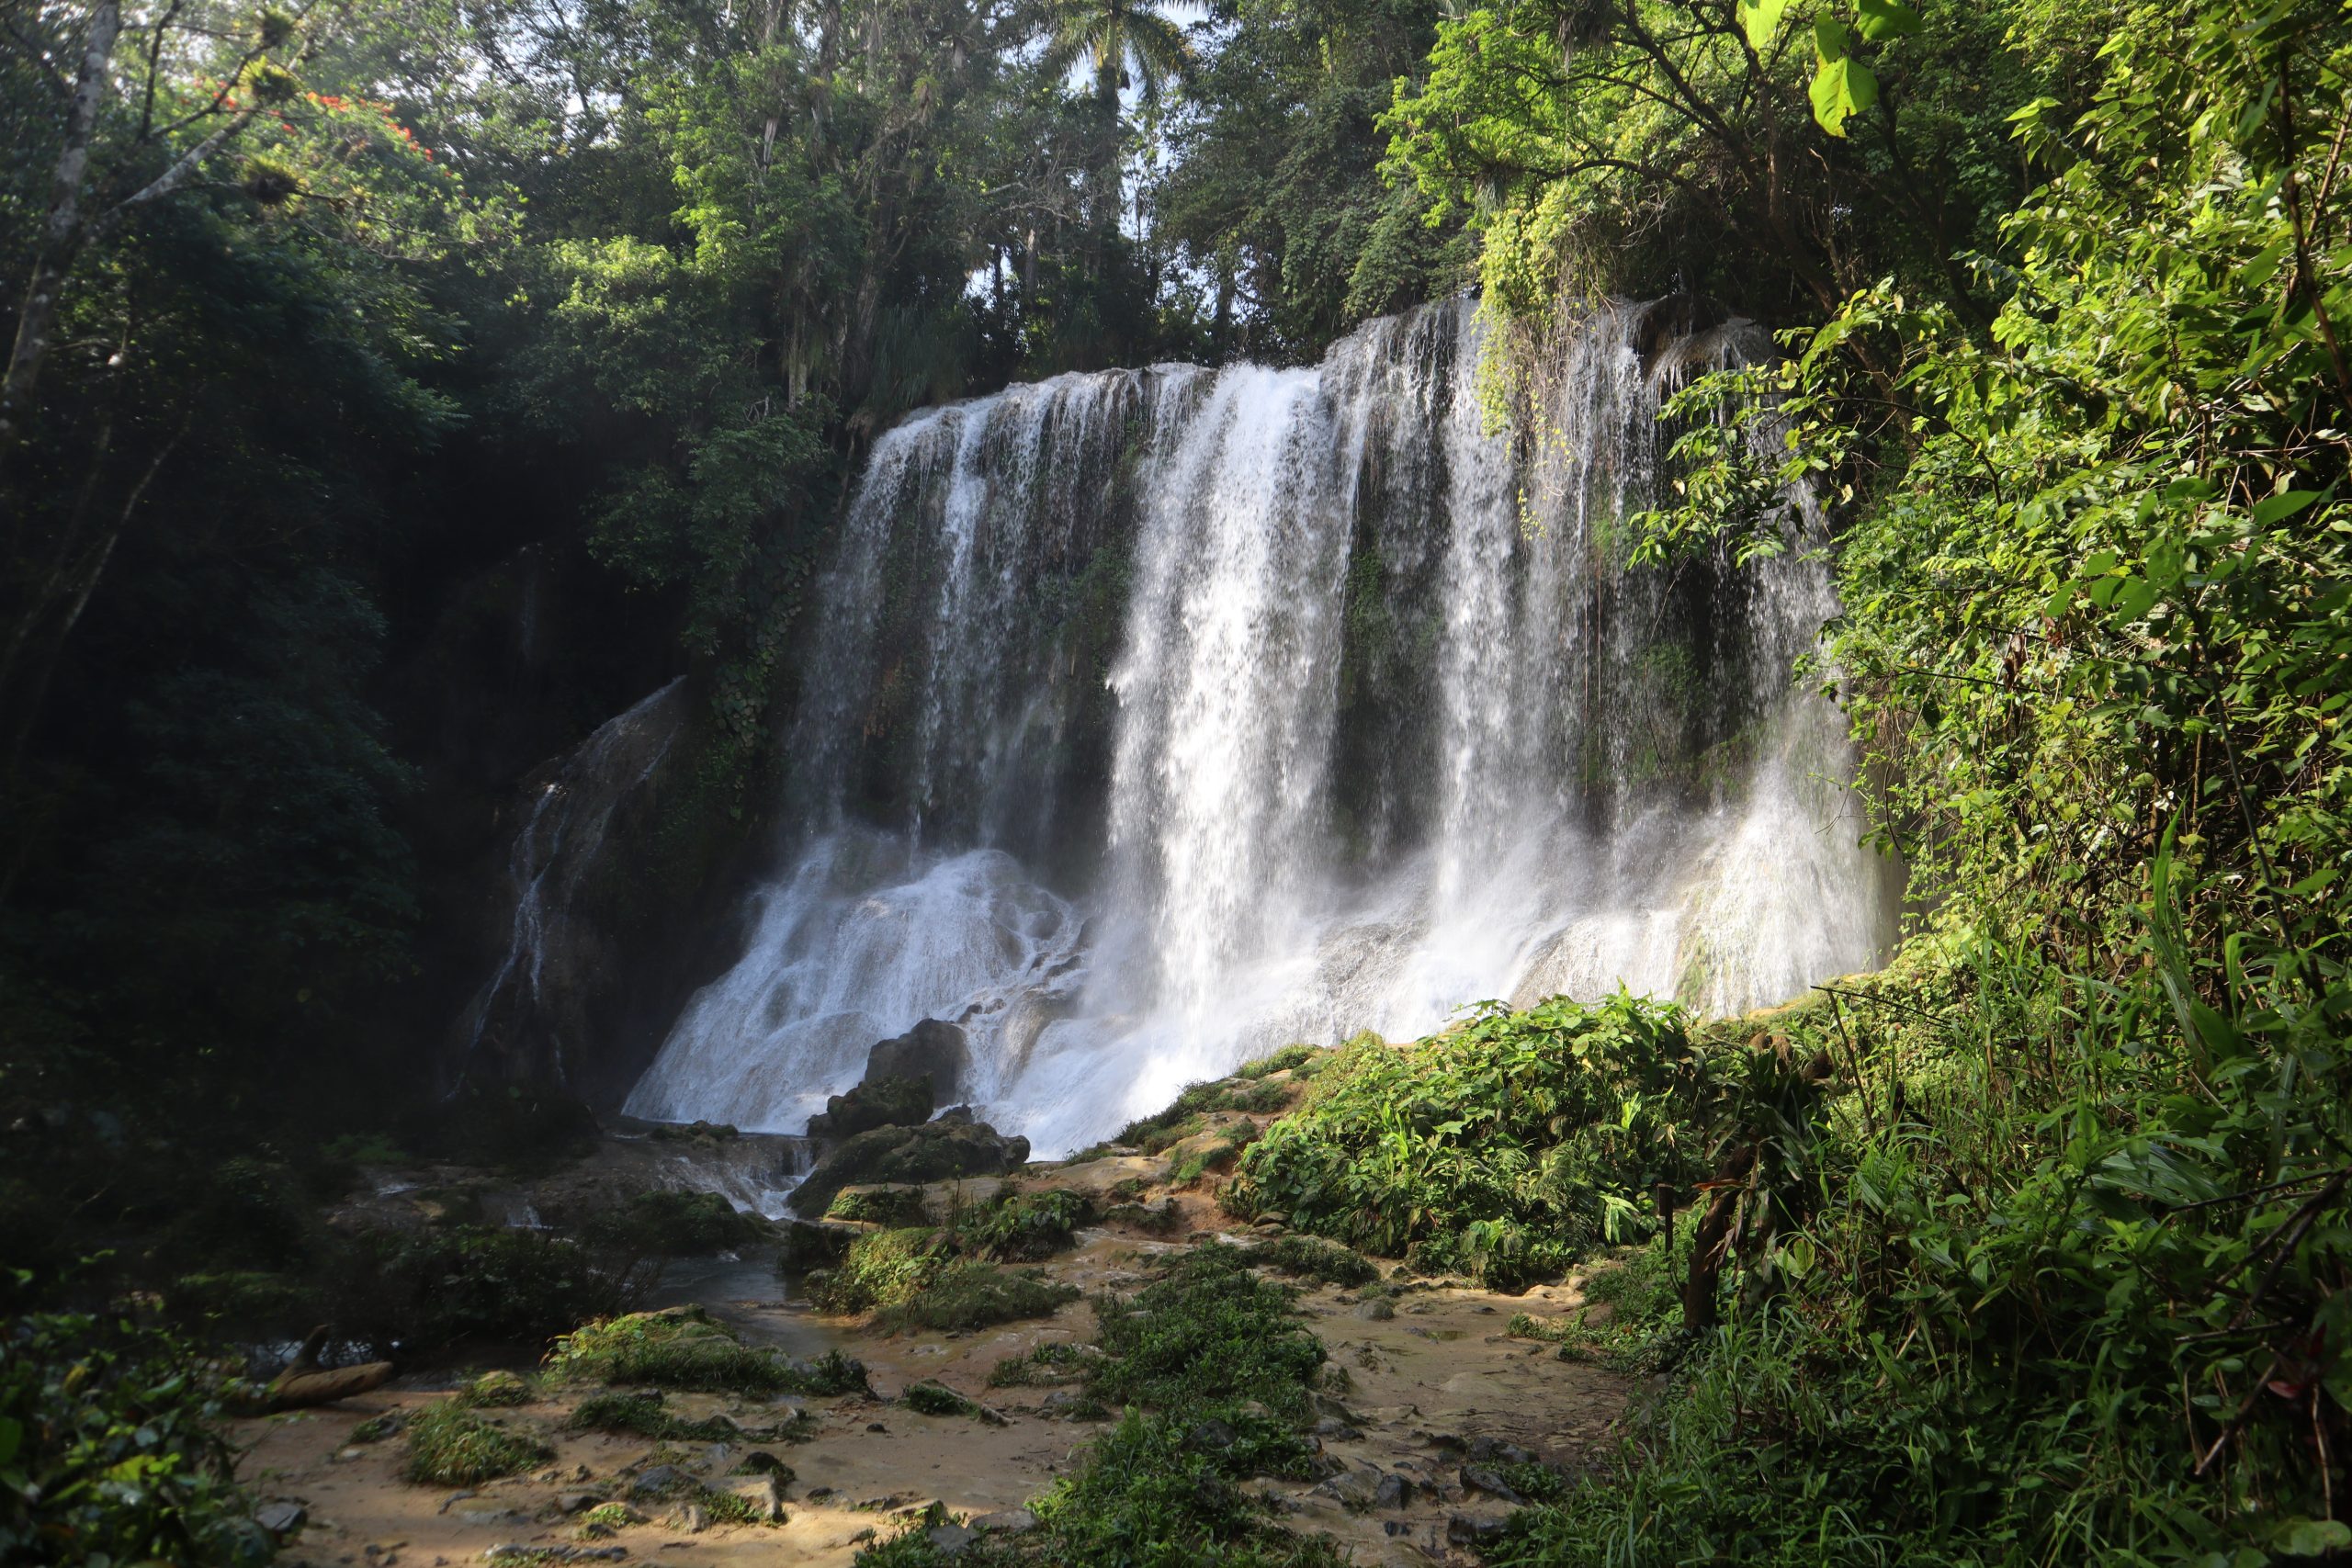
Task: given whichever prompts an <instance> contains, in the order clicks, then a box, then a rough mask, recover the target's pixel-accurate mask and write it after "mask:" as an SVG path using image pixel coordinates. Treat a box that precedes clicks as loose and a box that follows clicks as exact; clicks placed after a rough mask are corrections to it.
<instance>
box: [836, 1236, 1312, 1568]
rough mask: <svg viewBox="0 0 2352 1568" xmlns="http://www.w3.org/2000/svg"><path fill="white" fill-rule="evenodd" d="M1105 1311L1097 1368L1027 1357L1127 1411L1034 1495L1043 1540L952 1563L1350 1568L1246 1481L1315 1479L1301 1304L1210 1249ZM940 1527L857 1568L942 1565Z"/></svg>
mask: <svg viewBox="0 0 2352 1568" xmlns="http://www.w3.org/2000/svg"><path fill="white" fill-rule="evenodd" d="M1096 1310H1097V1314H1098V1316H1099V1318H1100V1322H1101V1328H1102V1335H1101V1337H1102V1352H1103V1353H1102V1354H1101V1355H1100V1356H1091V1355H1086V1354H1083V1353H1080V1352H1078V1351H1076V1350H1074V1349H1071V1348H1068V1347H1044V1348H1040V1349H1039V1350H1037V1351H1035V1352H1033V1353H1032V1355H1031V1356H1030V1357H1029V1358H1026V1359H1025V1361H1026V1363H1027V1364H1029V1365H1032V1366H1035V1367H1036V1368H1038V1369H1040V1370H1045V1369H1052V1370H1055V1371H1063V1370H1078V1369H1079V1367H1080V1364H1081V1363H1083V1366H1084V1372H1083V1375H1085V1376H1086V1379H1087V1383H1088V1388H1089V1390H1090V1392H1091V1393H1093V1394H1094V1395H1096V1396H1097V1397H1099V1398H1101V1399H1103V1400H1106V1401H1114V1402H1123V1403H1125V1404H1127V1405H1128V1409H1127V1410H1126V1413H1125V1416H1123V1417H1122V1418H1121V1419H1120V1421H1119V1423H1118V1424H1117V1426H1115V1427H1113V1428H1111V1429H1110V1430H1109V1431H1107V1432H1104V1433H1103V1435H1102V1436H1100V1437H1098V1438H1095V1439H1094V1440H1093V1442H1092V1443H1091V1444H1090V1445H1089V1446H1088V1448H1087V1449H1086V1450H1085V1452H1084V1458H1083V1459H1082V1461H1080V1465H1079V1468H1078V1469H1077V1471H1076V1472H1074V1473H1073V1474H1071V1475H1070V1476H1069V1477H1068V1478H1067V1479H1065V1480H1063V1481H1061V1482H1058V1483H1056V1484H1055V1485H1054V1486H1052V1487H1051V1488H1049V1489H1048V1490H1046V1492H1045V1493H1043V1494H1041V1495H1038V1496H1036V1497H1035V1498H1033V1499H1031V1501H1030V1504H1029V1506H1030V1509H1031V1510H1032V1511H1033V1512H1034V1513H1035V1515H1036V1517H1037V1528H1036V1529H1035V1530H1032V1531H1028V1532H1025V1533H1023V1534H1021V1535H1014V1536H1000V1535H992V1534H983V1535H982V1536H981V1537H980V1538H979V1539H978V1540H977V1541H975V1542H973V1543H971V1544H969V1545H967V1546H965V1547H964V1548H962V1549H961V1550H960V1551H957V1552H956V1555H955V1558H954V1561H955V1562H956V1563H957V1564H959V1565H960V1568H1049V1565H1050V1568H1196V1565H1198V1568H1339V1565H1340V1564H1341V1563H1343V1562H1346V1561H1347V1558H1346V1555H1345V1554H1344V1553H1343V1552H1342V1551H1340V1549H1339V1548H1338V1547H1337V1546H1335V1545H1334V1544H1333V1543H1332V1542H1331V1541H1330V1540H1329V1538H1327V1537H1319V1536H1318V1537H1308V1536H1301V1535H1297V1534H1295V1533H1293V1532H1291V1531H1289V1530H1285V1529H1282V1528H1281V1527H1280V1525H1279V1524H1277V1523H1276V1522H1275V1521H1276V1516H1275V1515H1274V1513H1273V1510H1272V1506H1271V1505H1270V1504H1268V1503H1267V1502H1266V1501H1264V1500H1263V1499H1262V1498H1261V1497H1258V1496H1255V1495H1252V1494H1250V1492H1248V1491H1246V1490H1244V1489H1243V1486H1242V1484H1241V1483H1243V1482H1245V1481H1248V1480H1250V1478H1252V1477H1254V1476H1261V1475H1277V1476H1283V1477H1288V1478H1291V1479H1305V1478H1307V1477H1310V1476H1311V1475H1313V1474H1314V1473H1315V1472H1316V1464H1317V1456H1316V1453H1315V1450H1314V1447H1313V1445H1312V1443H1311V1442H1310V1441H1308V1440H1307V1439H1306V1438H1303V1437H1302V1436H1301V1435H1300V1434H1299V1432H1298V1430H1297V1427H1296V1422H1297V1421H1298V1420H1299V1419H1301V1418H1302V1417H1303V1416H1305V1415H1306V1412H1307V1411H1308V1410H1310V1409H1311V1408H1312V1399H1311V1395H1310V1380H1311V1379H1312V1378H1313V1377H1314V1376H1315V1375H1316V1373H1317V1371H1318V1369H1319V1368H1320V1366H1321V1364H1322V1360H1323V1348H1322V1346H1321V1344H1320V1343H1319V1342H1318V1341H1317V1339H1316V1338H1315V1337H1314V1336H1313V1335H1312V1334H1310V1333H1308V1332H1307V1331H1306V1329H1305V1328H1304V1327H1303V1326H1302V1325H1301V1324H1300V1323H1299V1320H1298V1315H1297V1313H1296V1310H1295V1307H1294V1306H1293V1304H1292V1298H1291V1292H1289V1291H1288V1290H1287V1289H1285V1288H1284V1287H1283V1286H1282V1285H1279V1284H1276V1283H1273V1282H1272V1281H1269V1280H1261V1279H1259V1278H1257V1277H1256V1276H1255V1275H1253V1274H1252V1273H1251V1272H1250V1268H1249V1266H1248V1264H1247V1263H1245V1262H1244V1261H1243V1260H1242V1258H1241V1256H1240V1254H1239V1252H1238V1250H1237V1249H1235V1248H1232V1247H1204V1248H1200V1249H1198V1250H1195V1251H1193V1252H1191V1253H1188V1254H1185V1255H1183V1256H1182V1257H1181V1258H1178V1259H1177V1260H1176V1261H1175V1262H1174V1263H1173V1264H1172V1265H1171V1266H1170V1269H1169V1270H1168V1272H1167V1273H1166V1274H1165V1275H1163V1276H1162V1277H1161V1278H1160V1279H1159V1280H1155V1281H1153V1282H1152V1283H1150V1284H1148V1285H1147V1286H1145V1287H1144V1288H1143V1289H1142V1290H1141V1291H1138V1292H1136V1294H1135V1295H1133V1296H1131V1297H1107V1296H1106V1297H1103V1298H1101V1299H1099V1300H1098V1301H1097V1303H1096ZM1000 1371H1002V1368H1000ZM991 1381H992V1382H995V1381H997V1380H995V1379H991ZM1005 1381H1007V1382H1016V1381H1018V1382H1026V1381H1028V1374H1027V1373H1025V1372H1024V1373H1022V1374H1021V1375H1020V1376H1019V1377H1018V1378H1008V1379H1006V1380H1005ZM939 1522H943V1521H942V1520H940V1519H936V1518H926V1519H924V1520H922V1521H921V1522H919V1523H917V1524H916V1525H915V1526H914V1527H912V1528H911V1529H908V1530H906V1531H905V1532H904V1533H902V1534H900V1535H899V1536H897V1537H894V1538H892V1539H891V1540H888V1541H885V1542H883V1543H881V1544H879V1545H877V1546H875V1547H872V1548H870V1549H868V1550H867V1551H865V1552H863V1553H861V1554H860V1555H859V1557H858V1560H857V1561H858V1564H859V1568H933V1565H934V1564H937V1563H941V1562H945V1561H947V1558H946V1557H945V1555H944V1554H943V1553H942V1552H941V1551H939V1549H938V1548H937V1547H935V1546H933V1544H932V1543H931V1541H930V1540H928V1539H927V1538H926V1535H925V1533H924V1532H925V1530H926V1529H928V1528H930V1527H931V1526H933V1525H934V1524H936V1523H939Z"/></svg>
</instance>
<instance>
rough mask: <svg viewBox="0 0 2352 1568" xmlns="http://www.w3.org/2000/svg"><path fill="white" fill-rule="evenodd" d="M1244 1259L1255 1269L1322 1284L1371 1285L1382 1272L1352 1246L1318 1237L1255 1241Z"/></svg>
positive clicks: (1242, 1254)
mask: <svg viewBox="0 0 2352 1568" xmlns="http://www.w3.org/2000/svg"><path fill="white" fill-rule="evenodd" d="M1241 1260H1242V1261H1243V1262H1244V1263H1247V1264H1249V1265H1250V1267H1251V1268H1253V1269H1272V1270H1274V1272H1276V1273H1277V1274H1288V1275H1290V1276H1291V1277H1292V1278H1294V1279H1302V1280H1314V1281H1315V1282H1316V1283H1317V1284H1320V1285H1346V1286H1349V1287H1351V1288H1352V1287H1354V1286H1357V1285H1369V1284H1371V1283H1372V1282H1373V1281H1374V1280H1377V1279H1379V1278H1380V1269H1379V1268H1378V1266H1376V1265H1375V1264H1374V1263H1373V1262H1372V1260H1371V1259H1369V1258H1365V1257H1364V1256H1363V1254H1362V1253H1360V1252H1357V1251H1356V1250H1355V1249H1354V1248H1353V1247H1342V1246H1340V1244H1339V1243H1338V1242H1335V1241H1325V1240H1323V1239H1322V1238H1321V1237H1319V1236H1311V1235H1285V1236H1277V1237H1275V1238H1274V1239H1273V1240H1272V1241H1261V1242H1254V1243H1252V1244H1251V1245H1250V1246H1248V1247H1243V1248H1242V1249H1241Z"/></svg>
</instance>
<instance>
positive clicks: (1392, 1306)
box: [1356, 1296, 1397, 1323]
mask: <svg viewBox="0 0 2352 1568" xmlns="http://www.w3.org/2000/svg"><path fill="white" fill-rule="evenodd" d="M1356 1315H1357V1316H1358V1317H1361V1318H1363V1319H1365V1320H1367V1321H1369V1322H1372V1323H1385V1322H1387V1321H1388V1320H1389V1319H1390V1318H1392V1317H1395V1316H1396V1315H1397V1303H1395V1302H1392V1301H1390V1300H1389V1299H1388V1298H1387V1297H1386V1296H1375V1297H1374V1298H1373V1299H1372V1300H1371V1301H1368V1302H1359V1303H1357V1304H1356Z"/></svg>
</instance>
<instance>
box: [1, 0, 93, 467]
mask: <svg viewBox="0 0 2352 1568" xmlns="http://www.w3.org/2000/svg"><path fill="white" fill-rule="evenodd" d="M121 33H122V6H121V3H120V0H98V5H97V8H96V10H95V11H93V12H92V13H91V15H90V30H89V32H88V34H87V35H86V36H85V39H83V47H82V66H81V70H80V72H79V73H78V74H77V75H76V76H75V78H74V96H73V99H72V101H71V103H70V105H69V106H68V107H67V110H66V116H65V145H64V146H63V148H62V149H61V150H60V151H59V152H58V154H57V169H56V172H55V173H54V175H52V176H51V182H50V204H49V219H48V221H47V223H46V224H44V225H43V227H42V230H41V240H40V251H39V253H38V254H36V255H35V257H34V259H33V272H32V280H31V282H30V283H29V284H28V287H27V288H26V289H25V303H24V309H23V310H20V311H18V312H17V340H16V343H15V344H14V345H13V346H12V347H11V348H10V349H9V351H8V369H7V373H6V377H5V378H0V464H5V463H6V460H7V454H8V452H9V450H10V449H11V448H12V447H13V446H15V445H16V443H17V439H18V437H19V435H20V434H21V426H22V423H23V421H24V419H25V418H26V416H27V414H28V412H29V409H30V405H31V402H32V393H33V385H34V383H35V382H36V381H37V380H39V379H40V367H41V361H42V360H43V359H45V358H46V357H47V356H48V355H49V338H50V329H51V326H52V325H53V324H54V323H55V321H56V319H57V300H58V296H59V294H60V293H61V292H62V291H63V289H64V287H65V277H66V274H67V273H69V272H70V271H72V270H73V266H74V257H75V256H76V255H77V254H80V252H81V248H82V243H83V241H84V240H85V239H86V238H87V237H88V226H87V224H86V223H85V220H84V219H83V215H82V187H83V186H84V185H85V183H86V182H87V181H88V179H89V174H90V143H91V141H92V140H93V139H94V138H95V137H96V132H97V123H98V104H99V100H100V99H101V98H102V97H104V96H105V94H106V80H107V66H108V64H109V63H110V62H112V61H113V59H114V46H115V40H116V39H118V38H119V37H120V36H121Z"/></svg>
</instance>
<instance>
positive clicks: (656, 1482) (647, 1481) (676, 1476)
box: [628, 1464, 687, 1497]
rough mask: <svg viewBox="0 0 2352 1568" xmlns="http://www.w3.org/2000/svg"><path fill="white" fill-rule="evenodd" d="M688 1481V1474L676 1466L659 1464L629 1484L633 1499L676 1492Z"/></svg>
mask: <svg viewBox="0 0 2352 1568" xmlns="http://www.w3.org/2000/svg"><path fill="white" fill-rule="evenodd" d="M686 1481H687V1476H686V1472H684V1471H683V1470H680V1469H679V1468H678V1467H677V1466H676V1465H674V1464H657V1465H655V1466H654V1467H653V1468H652V1469H651V1470H649V1471H647V1472H644V1473H643V1474H641V1475H639V1477H638V1478H637V1479H636V1480H634V1481H632V1482H630V1483H628V1495H630V1496H632V1497H660V1496H664V1495H668V1494H669V1493H672V1492H674V1491H676V1490H677V1489H678V1488H679V1487H681V1486H683V1485H684V1484H685V1483H686Z"/></svg>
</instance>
